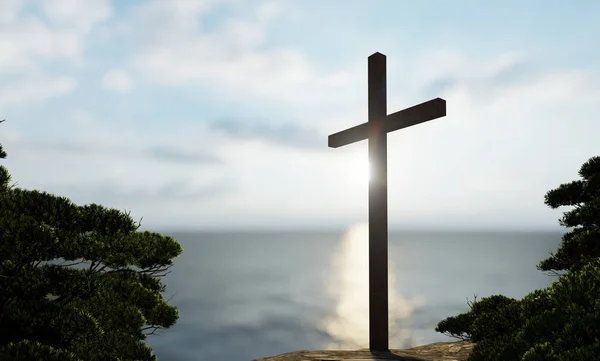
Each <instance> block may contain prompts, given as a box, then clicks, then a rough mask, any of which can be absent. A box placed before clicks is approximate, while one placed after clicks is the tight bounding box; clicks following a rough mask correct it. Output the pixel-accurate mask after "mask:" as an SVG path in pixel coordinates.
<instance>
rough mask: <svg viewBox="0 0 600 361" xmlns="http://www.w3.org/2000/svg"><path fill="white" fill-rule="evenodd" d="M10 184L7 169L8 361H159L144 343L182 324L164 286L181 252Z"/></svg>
mask: <svg viewBox="0 0 600 361" xmlns="http://www.w3.org/2000/svg"><path fill="white" fill-rule="evenodd" d="M5 157H6V153H5V152H4V151H3V150H2V147H1V146H0V158H5ZM9 182H10V174H9V172H8V170H7V169H6V168H5V167H4V166H0V360H13V361H14V360H57V361H58V360H61V361H62V360H73V361H74V360H85V361H93V360H98V361H99V360H102V361H105V360H115V361H116V360H122V361H124V360H156V359H157V358H156V356H155V355H153V353H152V350H151V349H150V347H149V346H148V345H146V344H145V342H144V340H145V339H146V336H147V335H148V334H152V333H154V332H155V331H156V330H158V329H162V328H168V327H170V326H172V325H173V324H175V322H176V321H177V319H178V317H179V316H178V310H177V309H176V308H175V307H174V306H172V305H170V304H168V303H167V302H168V301H165V299H164V298H163V295H162V293H163V291H164V290H165V286H164V285H163V283H162V280H161V276H164V275H165V274H166V273H167V272H168V269H169V267H170V266H171V265H172V263H173V258H175V257H177V256H178V255H180V254H181V253H182V251H183V249H182V247H181V245H180V244H179V243H178V242H177V241H176V240H175V239H173V238H171V237H168V236H163V235H160V234H158V233H152V232H148V231H145V232H140V231H138V229H139V224H136V223H135V222H134V221H133V219H132V218H131V217H130V216H129V214H126V213H123V212H121V211H118V210H115V209H108V208H105V207H103V206H101V205H97V204H90V205H86V206H78V205H75V204H73V203H72V202H71V201H70V200H69V199H67V198H65V197H59V196H56V195H52V194H48V193H45V192H40V191H37V190H24V189H20V188H16V187H15V186H14V185H9Z"/></svg>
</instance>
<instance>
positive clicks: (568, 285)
mask: <svg viewBox="0 0 600 361" xmlns="http://www.w3.org/2000/svg"><path fill="white" fill-rule="evenodd" d="M579 174H580V176H581V177H582V178H583V180H579V181H575V182H571V183H569V184H563V185H561V186H560V187H558V188H557V189H555V190H552V191H550V192H548V193H547V194H546V199H545V201H546V204H547V205H548V206H550V207H552V208H557V207H560V206H572V207H574V209H573V210H571V211H567V212H565V214H564V216H563V218H562V219H561V224H562V225H563V226H566V227H575V228H573V229H572V230H571V231H570V232H568V233H567V234H565V235H564V237H563V242H562V244H561V246H560V248H559V250H558V251H557V252H556V254H553V255H552V257H550V258H549V259H547V260H544V261H543V262H541V263H540V265H538V268H539V269H540V270H544V271H548V270H553V271H556V270H567V271H568V272H567V273H565V274H562V275H560V277H559V278H558V279H557V280H556V281H555V282H553V283H552V284H551V285H550V286H549V287H547V288H545V289H542V290H535V291H533V292H531V293H530V294H528V295H526V296H525V297H523V298H522V299H521V300H515V299H511V298H507V297H504V296H501V295H494V296H490V297H485V298H483V299H481V300H480V301H478V302H477V301H475V302H473V303H472V304H470V305H469V306H470V308H471V309H470V311H468V312H466V313H462V314H459V315H458V316H455V317H448V318H447V319H445V320H442V321H441V322H440V323H439V324H438V327H437V328H436V331H437V332H442V333H445V334H447V335H449V336H453V337H458V338H461V339H464V340H470V341H473V342H476V346H475V347H474V349H473V351H472V353H471V354H470V356H469V358H468V359H467V360H468V361H495V360H504V361H542V360H544V361H575V360H600V356H598V355H600V327H598V325H600V247H599V244H600V237H599V234H600V229H599V226H600V207H599V205H600V157H594V158H591V159H590V160H589V161H588V162H586V163H585V164H584V165H583V166H582V167H581V169H580V171H579Z"/></svg>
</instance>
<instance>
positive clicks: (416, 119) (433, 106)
mask: <svg viewBox="0 0 600 361" xmlns="http://www.w3.org/2000/svg"><path fill="white" fill-rule="evenodd" d="M444 116H446V101H445V100H444V99H442V98H435V99H432V100H429V101H426V102H424V103H421V104H417V105H415V106H413V107H410V108H406V109H404V110H400V111H398V112H395V113H393V114H390V115H388V116H386V117H385V120H384V121H383V126H384V128H385V132H386V133H389V132H393V131H395V130H399V129H402V128H407V127H410V126H413V125H416V124H420V123H424V122H427V121H429V120H433V119H436V118H440V117H444ZM368 137H369V123H363V124H361V125H357V126H355V127H352V128H348V129H346V130H343V131H341V132H338V133H335V134H332V135H330V136H329V140H328V142H329V147H330V148H338V147H341V146H343V145H348V144H352V143H356V142H359V141H361V140H365V139H367V138H368Z"/></svg>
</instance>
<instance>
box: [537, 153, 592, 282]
mask: <svg viewBox="0 0 600 361" xmlns="http://www.w3.org/2000/svg"><path fill="white" fill-rule="evenodd" d="M579 175H580V176H581V177H582V178H583V179H582V180H576V181H573V182H571V183H566V184H561V185H560V186H559V187H558V188H556V189H553V190H551V191H549V192H548V193H546V197H545V203H546V205H548V206H549V207H551V208H558V207H562V206H572V207H573V209H572V210H570V211H568V212H565V213H564V215H563V217H562V218H561V219H560V224H561V225H562V226H565V227H569V228H573V230H571V231H570V232H568V233H566V234H565V235H564V236H563V239H562V244H561V246H560V247H559V249H558V250H557V251H556V253H554V254H552V255H551V257H550V258H548V259H545V260H543V261H542V262H540V264H539V265H538V269H540V270H542V271H557V270H578V269H580V268H581V267H583V266H584V265H585V264H586V263H588V262H589V261H590V260H593V259H595V258H598V257H600V157H593V158H591V159H590V160H588V161H587V162H585V163H584V164H583V165H582V166H581V168H580V170H579Z"/></svg>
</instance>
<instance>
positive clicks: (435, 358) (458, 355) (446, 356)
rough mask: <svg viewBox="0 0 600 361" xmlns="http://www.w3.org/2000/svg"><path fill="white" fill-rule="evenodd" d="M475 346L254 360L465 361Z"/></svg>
mask: <svg viewBox="0 0 600 361" xmlns="http://www.w3.org/2000/svg"><path fill="white" fill-rule="evenodd" d="M474 346H475V343H473V342H468V341H458V342H436V343H432V344H429V345H423V346H417V347H413V348H409V349H406V350H391V352H371V351H369V350H366V349H363V350H358V351H325V350H320V351H296V352H289V353H284V354H281V355H277V356H271V357H264V358H260V359H257V360H253V361H364V360H373V361H377V360H404V361H464V360H465V359H466V358H467V356H469V354H470V353H471V351H472V350H473V347H474Z"/></svg>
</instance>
